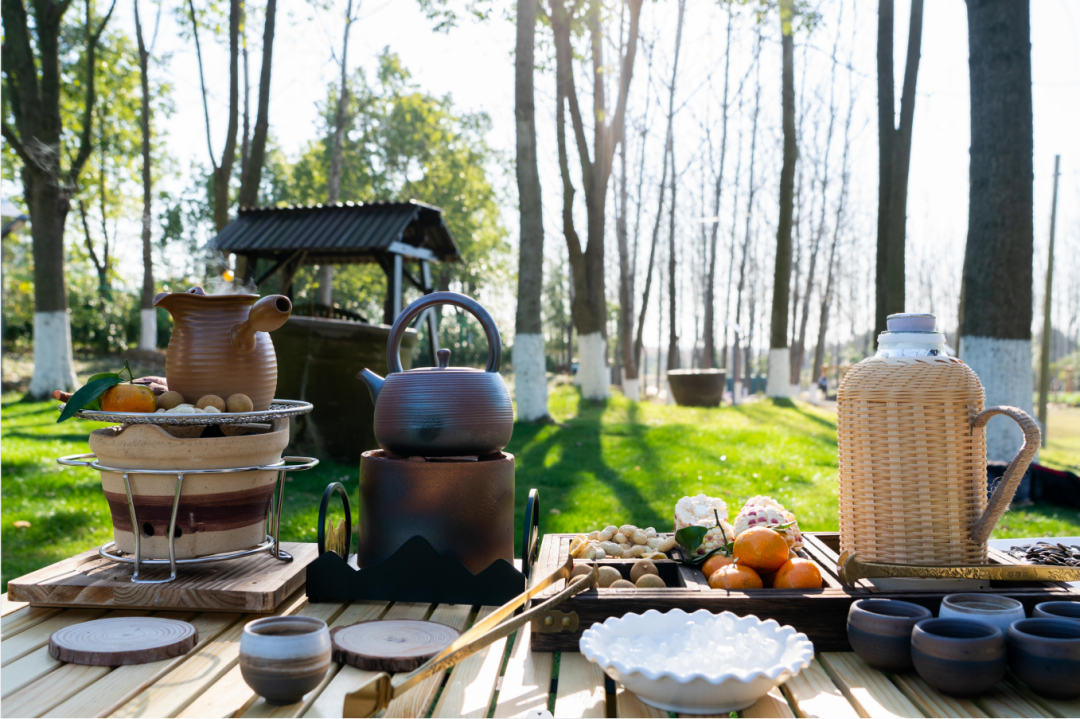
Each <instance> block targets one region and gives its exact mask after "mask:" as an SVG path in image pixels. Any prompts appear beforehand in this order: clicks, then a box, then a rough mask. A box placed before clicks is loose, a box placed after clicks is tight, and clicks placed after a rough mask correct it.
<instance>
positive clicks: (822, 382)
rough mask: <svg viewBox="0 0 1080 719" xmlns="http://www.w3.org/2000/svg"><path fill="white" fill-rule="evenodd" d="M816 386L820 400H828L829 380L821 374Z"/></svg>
mask: <svg viewBox="0 0 1080 719" xmlns="http://www.w3.org/2000/svg"><path fill="white" fill-rule="evenodd" d="M817 386H818V389H820V390H821V398H822V399H828V398H829V380H828V378H827V377H826V376H825V375H824V374H822V375H821V377H819V378H818V381H817Z"/></svg>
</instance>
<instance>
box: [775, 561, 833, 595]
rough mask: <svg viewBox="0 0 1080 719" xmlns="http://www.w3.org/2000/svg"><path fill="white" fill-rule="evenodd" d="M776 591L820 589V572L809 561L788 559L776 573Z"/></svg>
mask: <svg viewBox="0 0 1080 719" xmlns="http://www.w3.org/2000/svg"><path fill="white" fill-rule="evenodd" d="M773 586H774V587H776V588H777V589H821V571H820V570H819V569H818V568H817V565H816V564H814V563H813V562H811V561H810V560H809V559H803V558H802V557H795V558H794V559H789V560H787V562H785V563H784V566H782V567H780V569H778V570H777V571H776V579H775V581H774V582H773Z"/></svg>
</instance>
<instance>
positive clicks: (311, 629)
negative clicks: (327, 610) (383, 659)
mask: <svg viewBox="0 0 1080 719" xmlns="http://www.w3.org/2000/svg"><path fill="white" fill-rule="evenodd" d="M331 648H332V645H331V644H330V630H329V629H328V628H327V626H326V622H324V621H323V620H321V619H316V618H315V617H266V618H265V619H256V620H255V621H253V622H249V623H248V624H247V626H245V627H244V633H243V634H242V635H241V636H240V675H241V676H243V677H244V681H245V682H246V683H247V685H248V686H249V687H251V688H252V689H253V690H254V691H255V693H256V694H258V695H259V696H261V697H263V698H264V699H266V701H267V702H268V703H270V704H293V703H295V702H298V701H300V700H301V699H303V698H304V695H305V694H307V693H308V692H310V691H311V690H312V689H314V688H315V687H317V686H319V682H321V681H322V680H323V677H325V676H326V672H327V671H328V670H329V669H330V655H331Z"/></svg>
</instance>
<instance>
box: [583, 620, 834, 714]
mask: <svg viewBox="0 0 1080 719" xmlns="http://www.w3.org/2000/svg"><path fill="white" fill-rule="evenodd" d="M580 647H581V653H582V654H584V655H585V656H586V657H587V658H588V659H589V660H590V661H593V662H596V663H597V664H599V665H600V666H601V667H602V668H603V669H604V671H605V672H607V674H608V675H609V676H610V677H611V678H612V679H614V680H615V681H617V682H620V683H622V684H623V685H625V686H626V688H627V689H629V690H630V691H632V692H633V693H635V694H637V696H638V697H639V698H640V699H641V700H642V701H644V702H645V703H646V704H650V705H652V706H655V707H658V708H660V709H664V710H667V711H674V712H686V713H691V714H705V713H708V714H712V713H718V712H725V713H726V712H732V711H738V710H740V709H745V708H746V707H748V706H750V705H752V704H753V703H754V702H756V701H757V700H758V699H760V698H761V697H762V696H764V695H765V694H767V693H768V692H769V690H770V689H772V688H773V687H775V686H777V685H779V684H782V683H783V682H785V681H787V680H788V679H790V678H791V677H792V676H794V675H796V674H798V673H799V672H800V671H802V670H803V669H804V668H806V667H807V666H809V665H810V661H811V660H812V659H813V657H814V645H813V644H812V643H811V642H810V640H809V639H807V638H806V635H805V634H801V633H799V632H796V631H795V630H794V629H793V628H792V627H788V626H783V627H782V626H780V625H779V624H778V623H777V622H776V621H774V620H772V619H770V620H768V621H764V622H763V621H761V620H760V619H758V618H757V617H754V616H748V617H738V616H736V615H735V614H732V613H731V612H723V613H722V614H711V613H709V612H707V611H705V610H704V609H702V610H698V611H696V612H694V613H693V614H688V613H686V612H684V611H682V610H681V609H674V610H672V611H670V612H667V613H666V614H661V613H660V612H658V611H656V610H654V609H651V610H649V611H647V612H645V613H644V614H626V615H624V616H622V617H612V618H610V619H608V620H607V621H605V622H604V623H603V624H594V625H593V626H592V627H591V628H590V629H588V630H587V631H586V632H585V633H584V634H583V635H582V637H581V645H580Z"/></svg>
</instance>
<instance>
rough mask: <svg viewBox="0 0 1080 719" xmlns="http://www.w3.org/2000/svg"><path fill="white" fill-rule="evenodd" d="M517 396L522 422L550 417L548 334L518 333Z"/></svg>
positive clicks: (515, 339)
mask: <svg viewBox="0 0 1080 719" xmlns="http://www.w3.org/2000/svg"><path fill="white" fill-rule="evenodd" d="M513 355H514V356H513V361H514V399H515V400H517V416H518V420H520V421H522V422H536V421H538V420H542V419H545V418H546V417H547V416H548V405H547V401H548V393H547V367H546V366H545V362H544V336H543V335H540V334H527V335H526V334H518V335H517V336H515V337H514V352H513Z"/></svg>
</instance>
